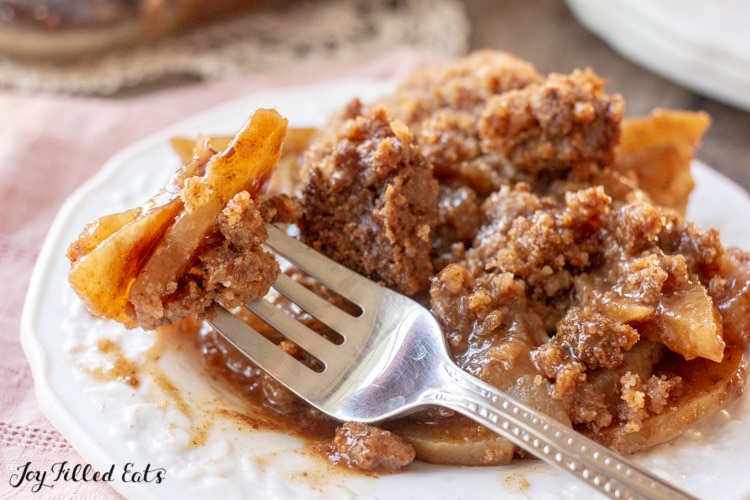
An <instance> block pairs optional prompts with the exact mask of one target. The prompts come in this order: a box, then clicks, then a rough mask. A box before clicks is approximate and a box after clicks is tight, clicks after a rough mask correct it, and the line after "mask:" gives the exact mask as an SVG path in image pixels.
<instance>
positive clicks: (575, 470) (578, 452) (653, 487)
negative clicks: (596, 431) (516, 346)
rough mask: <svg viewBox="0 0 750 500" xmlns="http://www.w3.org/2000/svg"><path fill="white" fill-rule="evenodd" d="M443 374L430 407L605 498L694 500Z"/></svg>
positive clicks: (511, 402) (464, 379) (513, 404)
mask: <svg viewBox="0 0 750 500" xmlns="http://www.w3.org/2000/svg"><path fill="white" fill-rule="evenodd" d="M444 368H445V373H446V375H447V377H446V385H445V386H443V387H442V388H440V389H438V390H436V391H434V392H433V393H432V394H431V395H430V396H429V399H431V402H432V403H433V404H436V405H440V406H444V407H448V408H451V409H453V410H455V411H458V412H459V413H462V414H463V415H466V416H467V417H469V418H471V419H472V420H474V421H476V422H478V423H480V424H482V425H484V426H486V427H487V428H489V429H491V430H492V431H494V432H496V433H498V434H500V435H501V436H503V437H505V438H506V439H508V440H509V441H511V442H512V443H514V444H515V445H517V446H520V447H521V448H523V449H525V450H527V451H529V452H531V453H533V454H534V455H535V456H537V457H538V458H540V459H542V460H544V461H545V462H547V463H549V464H551V465H553V466H555V467H557V468H559V469H562V470H564V471H565V472H568V473H569V474H572V475H574V476H576V477H577V478H579V479H581V480H582V481H584V482H586V483H587V484H589V485H591V486H593V487H594V488H596V489H598V490H599V491H600V492H602V493H604V494H605V495H607V496H609V497H611V498H644V499H649V500H651V499H665V500H666V499H670V500H673V499H679V498H692V499H694V498H695V497H693V496H691V495H689V494H687V493H685V492H684V491H681V490H679V489H677V488H676V487H675V486H672V485H670V484H668V483H666V482H664V481H662V480H661V479H659V478H658V477H656V476H654V475H653V474H651V473H649V472H647V471H645V470H643V469H641V468H640V467H638V466H636V465H635V464H633V463H631V462H628V461H627V460H625V459H624V458H623V457H622V456H620V455H617V454H616V453H614V452H612V451H611V450H609V449H608V448H606V447H604V446H602V445H600V444H598V443H596V442H594V441H592V440H591V439H589V438H587V437H586V436H584V435H582V434H580V433H578V432H576V431H574V430H573V429H571V428H570V427H567V426H565V425H563V424H561V423H559V422H558V421H556V420H554V419H553V418H551V417H549V416H547V415H546V414H544V413H542V412H539V411H537V410H535V409H533V408H530V407H528V406H527V405H525V404H523V403H521V402H519V401H517V400H515V399H513V398H512V397H510V396H508V395H507V394H505V393H503V392H501V391H499V390H498V389H496V388H495V387H492V386H491V385H489V384H486V383H485V382H482V381H481V380H479V379H477V378H476V377H473V376H472V375H469V374H467V373H466V372H464V371H462V370H460V369H458V368H457V367H455V366H451V365H448V364H444Z"/></svg>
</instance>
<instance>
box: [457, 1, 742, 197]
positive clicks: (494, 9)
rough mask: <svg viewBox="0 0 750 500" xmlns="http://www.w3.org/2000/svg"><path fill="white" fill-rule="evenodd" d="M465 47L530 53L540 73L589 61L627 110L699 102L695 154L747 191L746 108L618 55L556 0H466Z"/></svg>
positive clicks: (632, 112) (635, 111) (681, 106)
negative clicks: (702, 129) (704, 127)
mask: <svg viewBox="0 0 750 500" xmlns="http://www.w3.org/2000/svg"><path fill="white" fill-rule="evenodd" d="M465 5H466V11H467V14H468V17H469V19H470V22H471V24H472V28H471V29H472V32H471V37H470V49H472V50H473V49H480V48H493V49H501V50H507V51H509V52H512V53H513V54H515V55H517V56H519V57H522V58H524V59H526V60H528V61H531V62H532V63H534V65H535V66H536V68H537V70H538V71H539V72H541V73H548V72H562V73H569V72H571V71H572V70H573V69H575V68H583V67H587V66H588V67H591V68H592V69H593V70H594V71H595V72H596V73H597V74H598V75H599V76H600V77H602V78H606V79H607V80H608V81H609V84H608V85H607V91H608V92H618V93H620V94H622V95H623V97H624V98H625V103H626V114H627V115H628V116H636V115H641V114H645V113H648V112H649V111H650V110H651V109H653V108H656V107H666V108H674V109H689V110H704V111H706V112H708V113H709V114H710V115H711V118H712V125H711V128H710V129H709V131H708V133H707V134H706V136H705V137H704V140H703V144H702V146H701V149H700V150H699V151H698V154H697V158H698V159H700V160H702V161H703V162H705V163H706V164H708V165H710V166H711V167H713V168H714V169H716V170H718V171H720V172H722V173H723V174H725V175H726V176H728V177H730V178H731V179H733V180H734V181H735V182H737V183H738V184H740V185H741V186H743V187H744V188H745V189H746V190H748V191H750V113H748V112H746V111H742V110H740V109H737V108H734V107H731V106H728V105H725V104H722V103H719V102H717V101H714V100H711V99H708V98H706V97H703V96H700V95H698V94H695V93H693V92H691V91H690V90H687V89H685V88H684V87H681V86H679V85H677V84H674V83H672V82H670V81H668V80H666V79H664V78H662V77H660V76H659V75H657V74H655V73H652V72H651V71H649V70H647V69H644V68H642V67H640V66H638V65H637V64H634V63H632V62H630V61H629V60H627V59H625V58H624V57H622V56H621V55H619V54H618V53H617V52H615V51H614V50H612V49H611V48H609V46H608V45H606V44H605V43H604V42H603V41H601V40H600V39H599V38H597V37H596V36H595V35H593V34H591V33H590V32H589V31H587V30H586V29H585V28H584V27H582V26H581V25H580V24H579V23H578V21H577V20H576V19H575V18H574V17H573V16H572V14H571V13H570V11H569V10H568V8H567V7H566V5H565V3H564V2H563V1H562V0H465Z"/></svg>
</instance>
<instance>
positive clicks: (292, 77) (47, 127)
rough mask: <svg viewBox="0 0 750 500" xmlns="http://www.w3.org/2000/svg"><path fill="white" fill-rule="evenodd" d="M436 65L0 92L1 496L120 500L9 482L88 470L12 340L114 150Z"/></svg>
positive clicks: (79, 488)
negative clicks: (114, 95) (239, 100)
mask: <svg viewBox="0 0 750 500" xmlns="http://www.w3.org/2000/svg"><path fill="white" fill-rule="evenodd" d="M434 61H435V59H434V56H430V57H428V56H423V55H421V54H417V53H414V52H411V51H406V50H404V51H401V52H396V53H392V54H390V55H387V56H384V57H382V58H380V59H377V60H374V61H370V62H365V63H359V64H356V65H352V64H335V65H334V64H331V65H330V66H327V67H323V68H315V69H310V68H308V69H304V70H298V71H294V72H286V73H284V74H273V75H263V76H257V77H254V78H246V79H242V80H233V81H222V82H214V83H205V84H193V85H186V86H182V87H177V88H172V89H167V90H161V91H157V92H154V93H150V94H145V95H139V96H137V97H130V98H122V99H101V98H85V97H71V96H60V95H30V94H22V93H15V92H10V91H0V283H1V284H2V287H3V293H2V300H0V498H9V497H24V498H25V497H28V496H34V497H39V496H42V497H44V496H48V495H49V496H53V497H55V498H77V499H80V498H117V497H118V496H119V495H117V493H116V492H115V491H114V490H112V489H111V488H110V487H109V486H108V485H106V484H105V483H92V482H89V483H84V482H72V481H66V482H57V483H55V486H54V488H42V489H41V491H39V492H38V493H36V494H35V492H34V491H32V486H33V481H24V482H22V483H21V484H20V485H18V486H15V485H16V484H18V482H19V479H20V476H19V474H21V473H23V472H24V466H26V464H29V469H35V470H40V471H41V470H50V468H51V467H52V466H53V464H55V463H59V462H62V461H66V460H67V461H68V463H69V464H71V465H75V464H82V465H85V464H86V462H85V459H84V458H82V457H80V456H79V455H78V454H77V453H76V451H75V450H74V449H73V448H72V447H71V446H70V444H68V442H67V441H66V440H65V438H64V437H63V436H62V435H60V434H59V433H58V432H57V431H56V430H55V429H54V428H53V427H52V426H51V425H50V423H49V422H48V421H47V419H46V418H45V416H44V415H43V414H42V413H41V410H40V409H39V406H38V405H37V402H36V398H35V395H34V386H33V380H32V377H31V372H30V370H29V367H28V364H27V361H26V358H25V356H24V353H23V351H22V349H21V344H20V340H19V331H20V318H21V311H22V308H23V302H24V297H25V294H26V290H27V288H28V284H29V278H30V275H31V271H32V268H33V266H34V263H35V260H36V258H37V255H38V253H39V249H40V246H41V244H42V242H43V240H44V237H45V235H46V233H47V231H48V229H49V227H50V224H51V222H52V220H53V218H54V216H55V213H56V211H57V210H58V208H59V207H60V205H61V204H62V202H63V201H64V200H65V199H66V198H67V197H68V196H69V195H70V194H71V193H72V192H73V191H74V190H75V189H76V188H77V187H78V186H79V185H81V184H82V183H83V182H84V181H86V180H87V179H88V178H90V177H91V176H92V175H93V174H94V173H95V172H96V171H97V170H98V169H99V168H100V167H101V166H102V164H103V163H104V162H105V161H106V160H107V159H108V158H109V157H110V156H112V155H113V154H114V153H116V152H117V151H118V150H120V149H121V148H123V147H125V146H127V145H129V144H130V143H132V142H134V141H136V140H138V139H140V138H142V137H144V136H146V135H148V134H150V133H152V132H155V131H157V130H159V129H161V128H163V127H165V126H168V125H170V124H172V123H174V122H176V121H179V120H181V119H183V118H186V117H188V116H190V115H192V114H195V113H197V112H200V111H203V110H205V109H207V108H209V107H211V106H213V105H216V104H219V103H222V102H224V101H227V100H230V99H232V98H235V97H239V96H242V95H246V94H249V93H252V92H254V91H258V90H262V89H267V88H271V87H282V86H292V85H298V84H302V83H311V82H316V81H323V80H327V79H336V78H342V77H347V76H364V77H374V78H390V77H396V78H398V77H399V76H403V75H405V74H406V73H407V72H409V71H411V70H412V69H414V68H415V67H417V66H420V65H424V64H426V63H429V62H434ZM251 111H252V110H248V115H249V113H250V112H251ZM60 251H61V252H62V251H64V249H61V250H60Z"/></svg>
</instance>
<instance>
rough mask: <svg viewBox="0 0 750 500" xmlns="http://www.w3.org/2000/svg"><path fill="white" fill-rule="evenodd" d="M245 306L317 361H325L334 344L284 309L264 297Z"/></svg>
mask: <svg viewBox="0 0 750 500" xmlns="http://www.w3.org/2000/svg"><path fill="white" fill-rule="evenodd" d="M245 307H247V308H248V309H250V310H251V311H252V312H254V313H255V314H256V315H257V316H258V317H259V318H260V319H262V320H263V321H265V322H266V323H268V324H269V325H270V326H272V327H273V328H275V329H276V330H278V331H279V332H282V333H283V334H284V336H286V337H287V338H288V339H289V340H291V341H292V342H294V343H295V344H297V345H298V346H299V347H301V348H302V349H304V350H305V351H307V352H308V353H310V354H312V355H313V356H314V357H315V358H317V359H318V361H321V362H323V363H324V364H325V363H326V360H325V355H326V354H327V353H330V352H331V348H332V347H333V346H334V344H333V343H332V342H331V341H329V340H327V339H325V338H324V337H322V336H321V335H320V334H318V333H317V332H316V331H314V330H312V329H310V328H308V327H307V326H305V325H304V324H303V323H300V322H299V321H297V320H296V319H295V318H293V317H291V316H289V314H287V313H285V312H284V311H281V310H279V308H278V307H276V306H274V305H273V304H271V303H270V302H268V301H267V300H265V299H257V300H254V301H252V302H250V303H249V304H247V305H246V306H245Z"/></svg>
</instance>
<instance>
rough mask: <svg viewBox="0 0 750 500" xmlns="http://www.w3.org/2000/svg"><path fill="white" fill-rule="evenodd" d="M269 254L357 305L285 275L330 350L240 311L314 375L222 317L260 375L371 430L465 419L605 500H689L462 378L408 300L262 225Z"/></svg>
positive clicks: (425, 313)
mask: <svg viewBox="0 0 750 500" xmlns="http://www.w3.org/2000/svg"><path fill="white" fill-rule="evenodd" d="M268 233H269V238H268V240H267V241H266V245H267V246H269V247H270V248H272V249H273V250H274V251H275V252H276V253H277V254H278V255H280V256H282V257H283V258H285V259H286V260H287V261H289V262H291V263H292V264H294V265H295V266H297V267H298V268H299V269H301V270H302V271H304V272H305V273H307V274H308V275H310V277H312V278H313V279H315V280H317V281H318V282H320V283H321V284H322V285H324V286H325V287H327V288H328V289H330V290H332V291H334V292H336V293H338V294H339V295H341V296H343V297H345V298H346V299H348V300H350V301H351V302H353V303H354V304H356V305H357V306H358V307H359V308H360V310H361V313H360V314H358V315H356V316H352V315H351V314H349V313H347V312H344V311H342V310H341V309H339V308H338V307H336V306H334V305H332V304H331V303H330V302H328V301H327V300H325V299H323V298H321V297H320V296H318V295H316V294H315V293H313V292H311V291H310V290H308V289H307V288H305V287H304V286H302V285H300V284H299V283H297V282H296V281H294V280H293V279H291V278H289V277H288V276H286V275H284V274H282V275H280V276H279V278H278V279H277V280H276V282H275V283H274V285H273V287H274V289H275V290H276V291H277V292H279V293H281V294H282V295H284V296H285V297H287V298H288V299H289V300H291V301H292V302H293V303H295V304H297V305H298V306H299V307H300V308H302V309H303V310H305V311H307V312H308V313H309V314H310V315H312V316H313V317H314V318H316V319H317V320H318V321H319V322H321V323H322V324H324V325H326V326H328V327H330V328H332V329H333V330H335V331H336V332H338V333H339V334H340V335H341V336H342V338H343V342H341V343H339V344H337V343H333V342H331V341H329V340H327V339H326V338H324V337H323V336H321V335H319V334H318V333H316V332H315V331H313V330H311V329H309V328H308V327H307V326H305V325H303V324H302V323H300V322H299V321H297V320H296V319H294V318H292V317H291V316H289V315H288V314H287V313H285V312H283V311H282V310H280V309H279V308H277V307H276V306H275V305H273V304H272V303H270V302H269V301H268V300H266V299H265V298H263V299H258V300H255V301H253V302H251V303H249V304H247V305H246V307H247V308H248V309H250V310H251V311H252V312H253V313H255V314H256V315H257V316H258V317H260V318H261V319H262V320H263V321H265V322H266V323H267V324H268V325H270V326H271V327H273V328H274V329H276V330H277V331H279V332H281V333H283V334H284V335H285V336H286V337H287V338H288V339H289V340H291V341H292V342H294V343H295V344H297V345H298V346H299V347H301V348H302V349H303V350H305V351H307V352H308V353H309V354H311V355H312V356H314V357H315V358H317V359H318V360H320V361H321V362H322V369H319V370H318V369H315V370H313V369H311V368H310V367H308V365H306V364H303V363H302V362H301V361H299V360H297V359H295V358H293V357H292V356H290V355H289V354H287V353H286V352H284V351H283V350H282V349H280V348H279V347H277V346H276V345H275V344H274V343H273V342H271V341H270V340H268V339H267V338H266V337H264V336H263V335H261V334H260V333H258V332H256V331H255V330H253V329H252V328H250V327H249V326H248V325H247V324H246V323H244V322H243V321H242V320H240V319H239V318H237V317H236V316H234V315H233V314H232V313H230V312H228V311H227V310H225V309H220V311H219V313H218V314H217V316H216V317H215V318H214V319H213V320H212V322H211V323H212V325H213V326H214V328H215V329H216V330H217V331H218V332H219V333H220V334H221V335H222V336H224V337H225V338H226V339H227V340H228V341H229V342H230V343H232V344H233V345H234V346H235V347H237V348H238V349H239V350H240V351H241V352H242V353H244V354H245V355H246V356H247V357H248V358H250V359H251V360H253V361H254V362H255V363H256V364H257V365H258V366H260V367H261V368H262V369H263V370H264V371H266V372H267V373H268V374H270V375H271V376H272V377H274V378H275V379H277V380H278V381H279V382H281V383H282V384H284V385H285V386H286V387H288V388H289V389H290V390H291V391H292V392H294V393H296V394H297V395H299V396H300V397H301V398H302V399H304V400H305V401H307V402H308V403H310V404H311V405H313V406H314V407H316V408H318V409H319V410H320V411H322V412H324V413H326V414H328V415H330V416H331V417H333V418H335V419H338V420H340V421H344V422H346V421H356V422H365V423H376V422H380V421H383V420H387V419H390V418H393V417H396V416H399V415H404V414H407V413H409V412H412V411H415V410H418V409H422V408H425V407H428V406H435V405H437V406H443V407H447V408H450V409H452V410H455V411H457V412H459V413H462V414H464V415H466V416H468V417H470V418H471V419H473V420H475V421H476V422H478V423H480V424H482V425H484V426H485V427H487V428H489V429H491V430H492V431H494V432H496V433H498V434H500V435H501V436H503V437H505V438H506V439H508V440H509V441H511V442H512V443H514V444H516V445H517V446H519V447H521V448H523V449H525V450H527V451H528V452H530V453H532V454H533V455H535V456H537V457H538V458H540V459H542V460H544V461H546V462H547V463H549V464H551V465H553V466H555V467H557V468H559V469H562V470H564V471H566V472H568V473H570V474H572V475H574V476H575V477H577V478H579V479H580V480H582V481H584V482H586V483H588V484H589V485H591V486H593V487H594V488H596V489H597V490H599V491H600V492H601V493H603V494H605V495H607V496H610V497H612V498H644V499H675V498H694V497H692V496H690V495H688V494H687V493H685V492H683V491H680V490H678V489H677V488H676V487H675V486H672V485H670V484H667V483H666V482H664V481H662V480H661V479H660V478H658V477H656V476H654V475H652V474H651V473H649V472H647V471H645V470H643V469H642V468H640V467H638V466H637V465H635V464H633V463H631V462H628V461H626V460H625V459H624V458H623V457H621V456H619V455H617V454H615V453H614V452H612V451H610V450H609V449H607V448H605V447H604V446H601V445H599V444H598V443H596V442H594V441H592V440H590V439H588V438H586V437H585V436H583V435H581V434H579V433H577V432H575V431H574V430H572V429H570V428H569V427H566V426H564V425H562V424H560V423H559V422H557V421H556V420H554V419H552V418H550V417H548V416H547V415H545V414H544V413H541V412H539V411H537V410H535V409H533V408H530V407H528V406H527V405H525V404H523V403H521V402H519V401H516V400H514V399H513V398H511V397H510V396H508V395H507V394H505V393H503V392H501V391H499V390H497V389H496V388H494V387H492V386H490V385H488V384H486V383H484V382H482V381H481V380H479V379H477V378H475V377H473V376H471V375H469V374H468V373H466V372H464V371H462V370H461V369H459V368H458V367H457V366H456V365H455V364H454V363H453V361H452V360H451V359H450V357H449V355H448V350H447V346H446V344H445V339H444V336H443V334H442V331H441V328H440V325H439V324H438V322H437V320H436V318H435V317H434V316H433V315H432V313H431V312H430V311H429V310H427V309H426V308H424V307H423V306H422V305H420V304H419V303H417V302H415V301H414V300H412V299H410V298H408V297H406V296H404V295H401V294H399V293H397V292H394V291H392V290H390V289H388V288H385V287H383V286H380V285H378V284H377V283H375V282H373V281H370V280H369V279H367V278H365V277H363V276H360V275H359V274H357V273H355V272H353V271H351V270H349V269H347V268H346V267H344V266H342V265H340V264H338V263H336V262H334V261H333V260H331V259H329V258H327V257H325V256H324V255H322V254H320V253H318V252H316V251H315V250H313V249H312V248H310V247H308V246H307V245H305V244H303V243H301V242H300V241H298V240H296V239H294V238H292V237H290V236H288V235H287V234H286V233H284V232H283V231H282V230H280V229H278V228H276V227H274V226H272V225H268Z"/></svg>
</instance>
